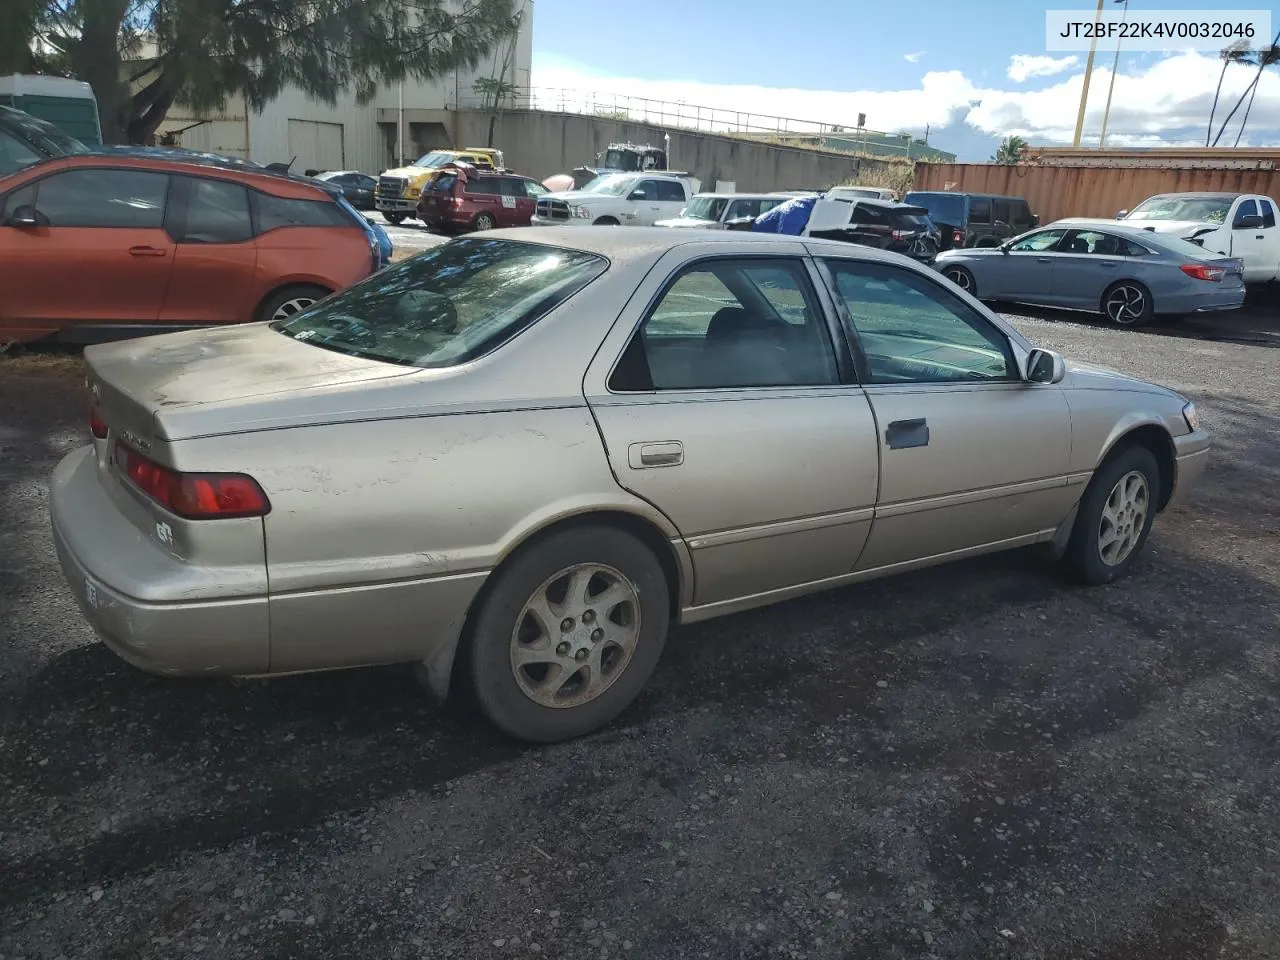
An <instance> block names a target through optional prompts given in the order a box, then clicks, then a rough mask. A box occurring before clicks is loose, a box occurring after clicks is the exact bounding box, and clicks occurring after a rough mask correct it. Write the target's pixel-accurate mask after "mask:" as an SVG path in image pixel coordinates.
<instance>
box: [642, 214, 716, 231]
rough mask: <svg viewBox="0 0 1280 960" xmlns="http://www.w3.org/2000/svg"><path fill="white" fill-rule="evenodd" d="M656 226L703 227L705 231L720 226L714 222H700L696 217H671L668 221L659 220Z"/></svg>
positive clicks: (655, 223)
mask: <svg viewBox="0 0 1280 960" xmlns="http://www.w3.org/2000/svg"><path fill="white" fill-rule="evenodd" d="M654 225H655V226H659V227H701V228H703V229H704V230H710V229H714V228H715V227H718V226H719V224H718V223H716V222H715V221H714V220H699V219H698V218H696V217H670V218H668V219H666V220H657V221H655V222H654Z"/></svg>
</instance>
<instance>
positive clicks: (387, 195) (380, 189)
mask: <svg viewBox="0 0 1280 960" xmlns="http://www.w3.org/2000/svg"><path fill="white" fill-rule="evenodd" d="M453 163H469V164H471V165H472V166H473V167H479V168H482V169H489V170H503V169H505V168H506V160H505V158H504V157H503V153H502V151H501V150H495V149H494V148H493V147H467V148H466V149H465V150H432V151H431V152H430V153H426V154H423V155H422V156H421V157H419V158H418V159H417V160H415V161H414V162H413V163H411V164H409V166H407V167H397V168H395V169H392V170H383V171H382V175H381V176H380V177H378V185H377V188H376V189H375V190H374V194H373V202H374V206H375V207H377V209H378V212H379V213H381V214H382V215H383V216H384V217H386V218H387V222H388V223H390V224H392V225H393V226H398V225H400V224H401V223H403V222H404V221H405V220H407V219H408V218H410V217H412V216H414V215H415V214H416V211H417V209H418V200H419V199H420V198H421V197H422V194H423V193H425V192H426V190H427V188H428V187H429V186H430V185H431V182H432V181H433V180H434V179H435V178H436V176H437V175H438V174H439V173H440V171H441V170H442V169H443V168H444V167H446V166H449V165H450V164H453Z"/></svg>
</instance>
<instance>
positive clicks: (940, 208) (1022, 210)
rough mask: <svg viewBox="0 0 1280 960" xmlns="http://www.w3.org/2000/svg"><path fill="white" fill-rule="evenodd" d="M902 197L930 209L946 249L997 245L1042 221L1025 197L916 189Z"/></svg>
mask: <svg viewBox="0 0 1280 960" xmlns="http://www.w3.org/2000/svg"><path fill="white" fill-rule="evenodd" d="M903 200H904V201H906V202H907V203H912V204H915V205H916V206H920V207H924V208H925V209H926V210H928V211H929V219H931V220H932V221H933V222H934V223H935V224H936V225H937V227H938V230H939V231H940V232H941V234H942V242H941V244H940V247H941V249H943V250H950V249H951V248H952V247H998V246H1000V244H1002V243H1004V241H1006V240H1008V239H1009V238H1010V237H1016V236H1017V235H1018V234H1020V233H1026V232H1027V231H1028V230H1030V229H1031V228H1032V227H1036V226H1039V225H1040V218H1039V217H1037V216H1036V215H1035V214H1033V213H1032V212H1031V207H1030V206H1028V204H1027V201H1026V200H1024V199H1023V198H1022V197H1001V196H997V195H995V194H990V193H953V192H951V191H928V190H913V191H911V192H910V193H908V194H907V195H906V196H905V197H903Z"/></svg>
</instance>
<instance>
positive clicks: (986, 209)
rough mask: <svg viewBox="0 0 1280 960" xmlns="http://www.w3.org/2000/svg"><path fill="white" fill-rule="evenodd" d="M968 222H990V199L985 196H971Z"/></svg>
mask: <svg viewBox="0 0 1280 960" xmlns="http://www.w3.org/2000/svg"><path fill="white" fill-rule="evenodd" d="M969 222H970V223H990V222H991V201H990V200H989V199H988V198H986V197H971V198H970V200H969Z"/></svg>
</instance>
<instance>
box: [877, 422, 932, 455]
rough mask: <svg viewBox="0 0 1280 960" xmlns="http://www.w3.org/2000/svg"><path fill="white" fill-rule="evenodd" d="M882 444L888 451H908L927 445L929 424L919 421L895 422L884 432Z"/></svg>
mask: <svg viewBox="0 0 1280 960" xmlns="http://www.w3.org/2000/svg"><path fill="white" fill-rule="evenodd" d="M884 442H885V446H887V447H888V448H889V449H890V450H909V449H910V448H911V447H927V446H928V445H929V422H928V421H927V420H925V419H924V417H921V418H920V419H919V420H895V421H893V423H891V424H889V426H888V428H887V429H886V430H885V432H884Z"/></svg>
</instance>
